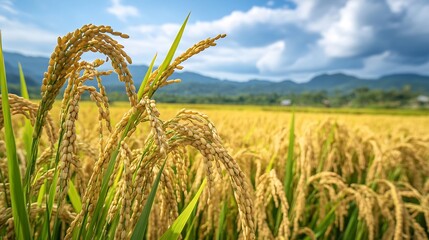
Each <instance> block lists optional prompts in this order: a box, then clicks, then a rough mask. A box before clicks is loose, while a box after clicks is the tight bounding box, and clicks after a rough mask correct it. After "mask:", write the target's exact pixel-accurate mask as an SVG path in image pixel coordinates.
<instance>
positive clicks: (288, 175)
mask: <svg viewBox="0 0 429 240" xmlns="http://www.w3.org/2000/svg"><path fill="white" fill-rule="evenodd" d="M294 146H295V114H294V113H292V120H291V123H290V130H289V146H288V150H287V160H286V170H285V175H284V183H283V184H284V189H285V193H286V197H287V201H288V203H289V206H290V205H291V203H292V193H293V167H294V158H293V157H294Z"/></svg>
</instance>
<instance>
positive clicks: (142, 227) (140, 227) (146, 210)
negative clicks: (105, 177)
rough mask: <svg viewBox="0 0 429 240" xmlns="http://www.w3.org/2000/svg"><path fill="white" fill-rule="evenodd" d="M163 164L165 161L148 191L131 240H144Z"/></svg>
mask: <svg viewBox="0 0 429 240" xmlns="http://www.w3.org/2000/svg"><path fill="white" fill-rule="evenodd" d="M165 163H166V160H165V161H164V163H163V164H162V167H161V169H159V172H158V174H157V175H156V179H155V182H154V184H153V186H152V189H151V190H150V193H149V196H148V198H147V200H146V203H145V205H144V207H143V211H142V213H141V215H140V217H139V220H138V221H137V224H136V226H135V228H134V231H133V234H132V236H131V240H139V239H144V238H145V237H144V235H145V233H146V228H147V225H148V223H149V215H150V210H151V209H152V205H153V202H154V201H155V194H156V190H157V189H158V185H159V181H160V180H161V174H162V171H163V170H164V166H165Z"/></svg>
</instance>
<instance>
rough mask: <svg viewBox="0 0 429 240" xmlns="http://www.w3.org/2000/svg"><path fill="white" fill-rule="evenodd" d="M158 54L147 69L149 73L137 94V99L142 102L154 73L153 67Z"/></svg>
mask: <svg viewBox="0 0 429 240" xmlns="http://www.w3.org/2000/svg"><path fill="white" fill-rule="evenodd" d="M156 57H157V54H155V56H154V57H153V59H152V62H150V65H149V68H148V69H147V72H146V74H145V76H144V78H143V81H142V84H141V85H140V88H139V91H138V93H137V98H138V99H139V100H140V99H142V97H143V92H144V89H145V88H146V85H147V82H148V81H149V76H150V74H151V73H152V69H153V65H154V64H155V60H156Z"/></svg>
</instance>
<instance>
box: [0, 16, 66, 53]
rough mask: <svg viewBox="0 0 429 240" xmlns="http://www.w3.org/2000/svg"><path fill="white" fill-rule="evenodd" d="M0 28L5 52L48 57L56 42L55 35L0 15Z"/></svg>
mask: <svg viewBox="0 0 429 240" xmlns="http://www.w3.org/2000/svg"><path fill="white" fill-rule="evenodd" d="M0 26H1V33H2V40H3V48H4V49H5V50H7V51H15V52H21V53H25V54H29V55H42V56H48V54H49V53H50V52H52V51H53V49H54V47H55V45H56V42H57V41H56V39H57V37H58V35H57V34H54V33H52V32H49V31H46V30H44V29H41V28H39V27H38V26H35V25H32V24H28V23H22V22H19V21H16V20H11V19H9V18H6V17H4V16H1V15H0Z"/></svg>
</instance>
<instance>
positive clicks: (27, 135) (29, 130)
mask: <svg viewBox="0 0 429 240" xmlns="http://www.w3.org/2000/svg"><path fill="white" fill-rule="evenodd" d="M18 69H19V80H20V83H21V96H22V97H23V98H25V99H30V96H29V95H28V90H27V84H26V82H25V76H24V71H23V70H22V66H21V63H18ZM32 135H33V127H32V126H31V122H30V120H29V119H25V124H24V135H23V142H24V147H25V151H26V153H27V155H26V156H27V162H29V161H30V155H31V141H32Z"/></svg>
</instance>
